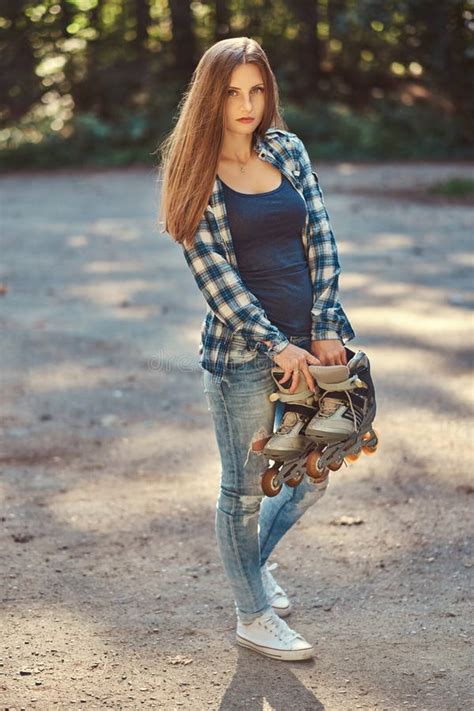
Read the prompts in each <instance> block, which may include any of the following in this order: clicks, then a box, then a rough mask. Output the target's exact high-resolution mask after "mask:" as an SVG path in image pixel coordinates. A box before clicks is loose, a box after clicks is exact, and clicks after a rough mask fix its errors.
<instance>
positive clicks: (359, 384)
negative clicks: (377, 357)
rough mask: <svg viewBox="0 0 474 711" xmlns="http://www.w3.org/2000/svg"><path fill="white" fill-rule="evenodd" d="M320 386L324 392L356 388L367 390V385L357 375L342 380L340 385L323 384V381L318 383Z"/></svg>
mask: <svg viewBox="0 0 474 711" xmlns="http://www.w3.org/2000/svg"><path fill="white" fill-rule="evenodd" d="M317 383H318V385H319V387H320V388H322V390H337V391H342V390H354V389H355V388H366V387H367V385H366V384H365V383H364V382H363V381H362V380H360V378H358V377H357V375H352V376H351V377H350V378H348V379H347V380H342V381H341V382H340V383H323V382H322V381H321V380H318V381H317Z"/></svg>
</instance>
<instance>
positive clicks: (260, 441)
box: [250, 427, 272, 454]
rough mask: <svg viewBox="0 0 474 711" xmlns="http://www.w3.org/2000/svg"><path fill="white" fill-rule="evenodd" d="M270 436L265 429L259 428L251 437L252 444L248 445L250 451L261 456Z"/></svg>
mask: <svg viewBox="0 0 474 711" xmlns="http://www.w3.org/2000/svg"><path fill="white" fill-rule="evenodd" d="M271 436H272V434H271V433H270V434H269V433H268V432H267V430H266V429H265V427H261V428H260V429H259V430H258V431H257V432H255V434H254V436H253V437H252V442H251V444H250V450H251V451H252V452H255V453H256V454H262V452H263V449H264V447H265V445H266V444H267V442H268V440H269V439H270V438H271Z"/></svg>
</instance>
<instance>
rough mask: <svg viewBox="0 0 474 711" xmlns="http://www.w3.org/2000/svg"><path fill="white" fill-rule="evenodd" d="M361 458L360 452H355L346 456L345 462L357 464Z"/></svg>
mask: <svg viewBox="0 0 474 711" xmlns="http://www.w3.org/2000/svg"><path fill="white" fill-rule="evenodd" d="M359 457H360V452H354V453H353V454H346V456H345V460H346V461H347V462H356V461H357V460H358V459H359Z"/></svg>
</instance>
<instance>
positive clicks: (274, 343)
mask: <svg viewBox="0 0 474 711" xmlns="http://www.w3.org/2000/svg"><path fill="white" fill-rule="evenodd" d="M265 340H267V341H269V340H271V346H267V344H266V343H263V341H259V342H258V343H257V351H258V352H259V353H264V354H266V355H268V356H269V357H270V358H272V357H273V356H274V355H277V353H280V352H281V351H282V350H283V349H284V348H286V347H287V346H288V345H289V343H290V341H289V340H288V338H287V337H286V336H285V335H283V334H281V335H280V336H275V337H273V338H272V339H269V338H266V339H265Z"/></svg>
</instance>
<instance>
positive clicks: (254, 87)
mask: <svg viewBox="0 0 474 711" xmlns="http://www.w3.org/2000/svg"><path fill="white" fill-rule="evenodd" d="M257 86H263V82H260V83H259V84H255V86H252V87H251V88H252V89H256V88H257ZM229 89H238V90H239V91H240V87H239V86H229Z"/></svg>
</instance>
